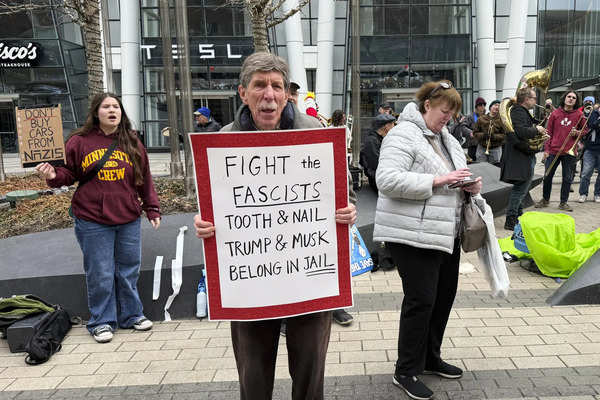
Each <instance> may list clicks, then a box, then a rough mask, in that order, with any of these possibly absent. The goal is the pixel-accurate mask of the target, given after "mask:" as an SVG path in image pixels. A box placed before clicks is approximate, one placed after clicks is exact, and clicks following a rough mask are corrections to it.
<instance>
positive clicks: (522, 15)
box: [502, 0, 529, 97]
mask: <svg viewBox="0 0 600 400" xmlns="http://www.w3.org/2000/svg"><path fill="white" fill-rule="evenodd" d="M528 3H529V2H528V1H523V0H518V1H517V0H512V1H511V2H510V19H509V20H508V54H509V55H510V56H509V57H508V62H507V63H506V69H505V70H504V87H503V88H502V96H503V97H507V96H514V95H515V91H516V90H517V85H518V83H519V79H521V75H522V73H523V57H524V53H525V30H526V28H527V6H528Z"/></svg>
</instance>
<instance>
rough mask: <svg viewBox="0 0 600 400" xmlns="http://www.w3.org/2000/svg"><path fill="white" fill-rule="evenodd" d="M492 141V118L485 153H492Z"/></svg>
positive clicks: (487, 154)
mask: <svg viewBox="0 0 600 400" xmlns="http://www.w3.org/2000/svg"><path fill="white" fill-rule="evenodd" d="M491 142H492V119H491V118H490V126H489V127H488V141H487V146H485V155H486V156H489V155H490V143H491Z"/></svg>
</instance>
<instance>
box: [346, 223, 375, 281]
mask: <svg viewBox="0 0 600 400" xmlns="http://www.w3.org/2000/svg"><path fill="white" fill-rule="evenodd" d="M372 269H373V259H372V258H371V253H369V249H367V246H365V242H364V241H363V238H362V236H361V235H360V232H359V231H358V228H357V227H356V225H352V228H350V271H351V272H352V276H356V275H360V274H364V273H365V272H369V271H371V270H372Z"/></svg>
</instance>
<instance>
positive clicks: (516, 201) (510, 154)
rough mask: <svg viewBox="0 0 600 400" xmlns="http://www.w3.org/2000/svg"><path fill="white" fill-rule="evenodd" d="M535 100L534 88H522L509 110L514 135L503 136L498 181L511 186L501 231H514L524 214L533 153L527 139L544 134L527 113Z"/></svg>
mask: <svg viewBox="0 0 600 400" xmlns="http://www.w3.org/2000/svg"><path fill="white" fill-rule="evenodd" d="M536 100H537V96H536V94H535V90H534V89H531V88H524V89H521V90H519V91H518V92H517V104H515V105H514V106H513V107H512V109H511V110H510V118H511V120H512V125H513V129H514V132H509V133H507V135H506V145H505V154H504V160H503V163H502V168H501V170H500V180H502V181H504V182H507V183H512V184H513V188H512V190H511V192H510V197H509V200H508V209H507V210H506V221H505V223H504V229H507V230H513V229H514V228H515V225H516V224H517V222H518V217H519V216H520V215H521V214H523V199H524V198H525V196H526V195H527V193H528V192H529V187H530V186H531V180H532V178H533V170H534V168H535V153H536V150H534V149H531V148H530V147H529V144H528V140H529V139H533V138H535V137H536V136H537V135H538V133H540V134H543V133H546V129H545V128H544V127H542V126H537V125H536V121H535V119H534V118H533V117H532V116H531V114H530V113H529V111H528V110H530V109H532V108H533V107H534V105H535V104H536Z"/></svg>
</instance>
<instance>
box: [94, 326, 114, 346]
mask: <svg viewBox="0 0 600 400" xmlns="http://www.w3.org/2000/svg"><path fill="white" fill-rule="evenodd" d="M92 336H93V337H94V340H95V341H96V342H98V343H108V342H110V341H111V340H112V338H113V330H112V328H111V327H110V326H109V325H100V326H97V327H95V328H94V330H93V331H92Z"/></svg>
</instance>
